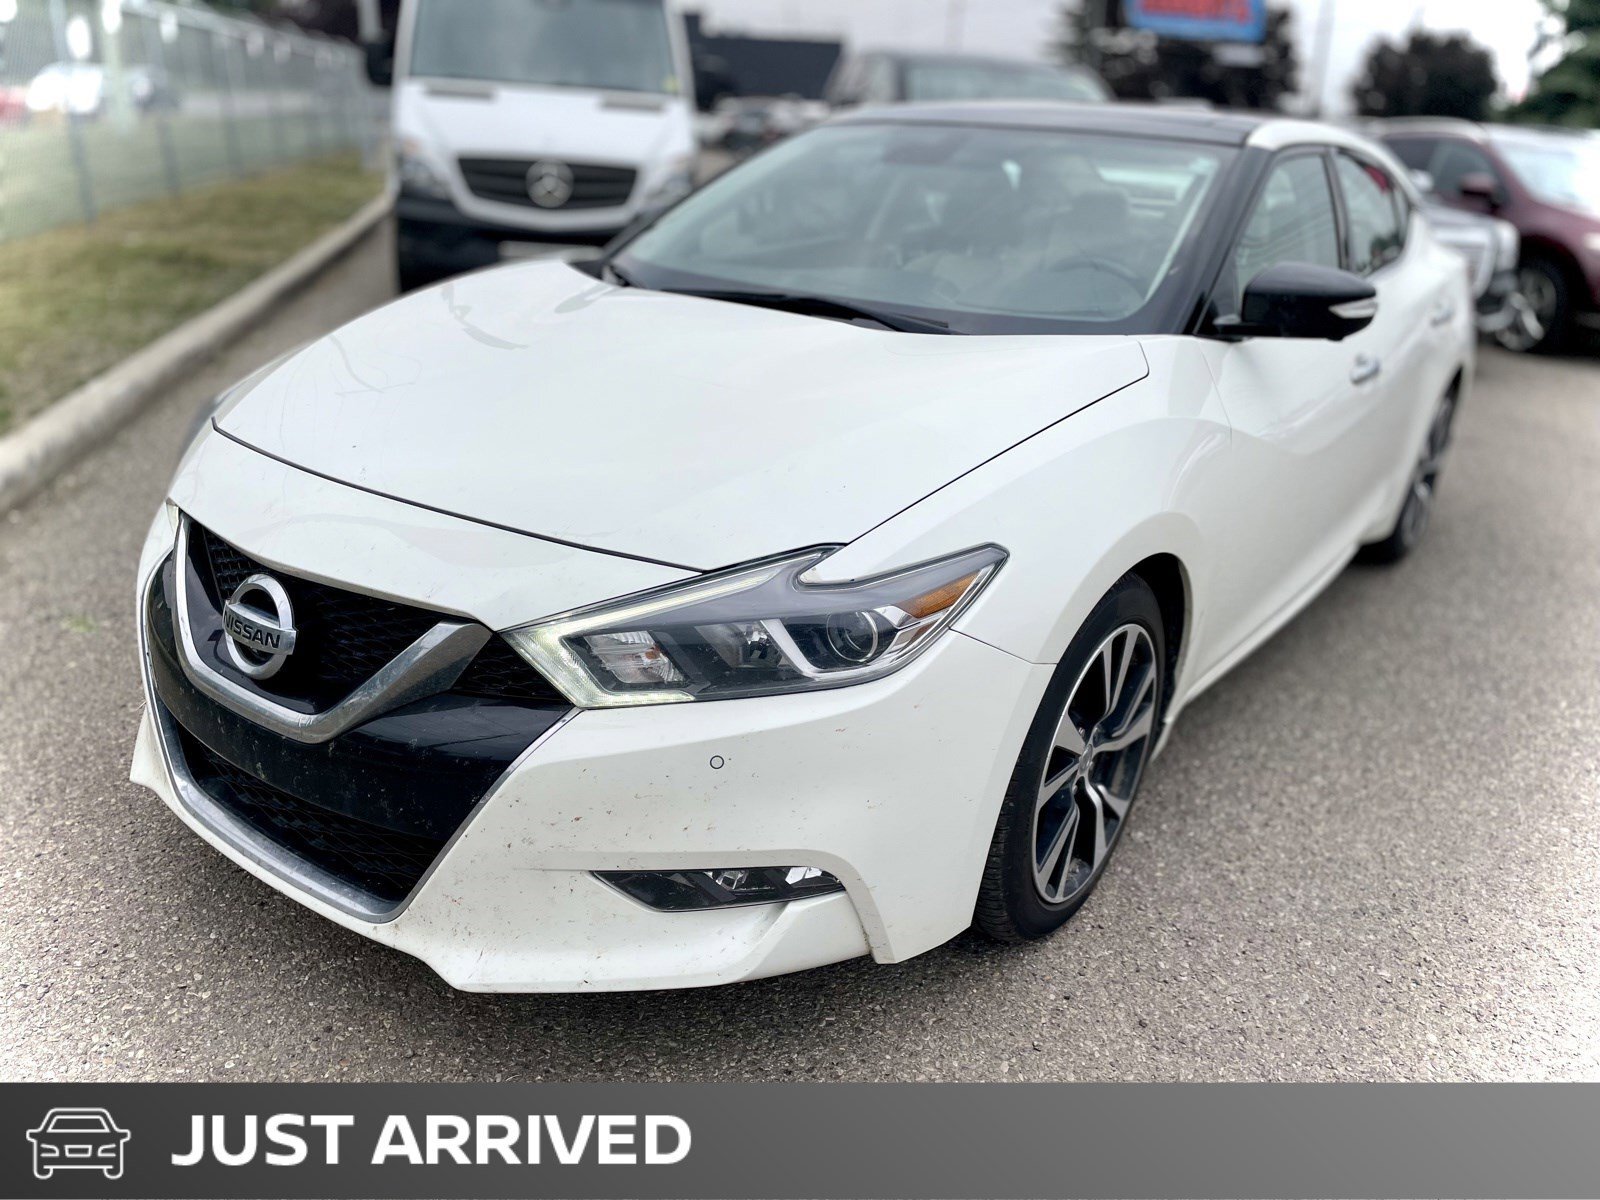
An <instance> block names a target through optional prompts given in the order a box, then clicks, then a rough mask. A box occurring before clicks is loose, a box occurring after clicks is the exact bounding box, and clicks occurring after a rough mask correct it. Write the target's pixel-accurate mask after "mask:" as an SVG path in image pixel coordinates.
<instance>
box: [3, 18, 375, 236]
mask: <svg viewBox="0 0 1600 1200" xmlns="http://www.w3.org/2000/svg"><path fill="white" fill-rule="evenodd" d="M377 132H378V131H377V124H376V122H375V120H374V101H373V98H372V92H371V90H370V89H369V88H368V87H367V85H366V81H365V79H364V77H363V76H362V72H361V56H360V53H359V52H358V51H357V50H356V48H355V47H353V46H350V45H349V44H347V43H344V42H338V41H333V40H331V39H327V38H320V37H310V36H307V35H305V34H301V33H298V32H294V31H288V30H284V29H281V28H278V27H276V26H271V25H267V24H264V23H261V22H257V21H252V20H241V19H236V18H232V17H224V16H221V15H220V14H217V13H214V12H212V11H211V10H209V9H205V8H200V7H189V6H179V5H173V4H166V3H160V2H158V0H0V241H4V240H6V239H8V238H16V237H23V236H26V235H28V234H31V233H37V232H40V231H42V230H45V229H50V228H53V227H55V226H58V225H65V224H70V223H73V222H77V221H93V220H94V219H95V218H96V216H97V215H98V214H99V213H101V212H105V211H107V210H109V209H112V208H116V207H118V206H119V205H124V204H131V203H133V202H135V201H139V200H150V199H154V198H157V197H160V196H163V195H176V194H178V193H179V192H181V191H184V190H185V189H188V188H192V187H195V186H197V185H199V184H204V183H208V182H213V181H216V180H219V179H223V178H228V177H239V176H243V175H247V174H249V173H251V172H254V171H259V170H262V169H264V168H267V167H271V166H275V165H278V164H283V163H289V162H293V161H295V160H297V159H303V158H310V157H314V156H317V155H322V154H331V153H334V152H336V151H340V150H348V149H352V148H360V149H362V150H363V151H365V152H367V153H368V154H371V153H373V152H374V148H373V139H374V138H375V136H376V135H377Z"/></svg>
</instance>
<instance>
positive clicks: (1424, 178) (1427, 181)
mask: <svg viewBox="0 0 1600 1200" xmlns="http://www.w3.org/2000/svg"><path fill="white" fill-rule="evenodd" d="M1411 182H1412V183H1414V184H1416V185H1417V191H1419V192H1421V193H1422V194H1423V195H1424V196H1427V195H1431V194H1432V192H1433V176H1432V175H1431V174H1429V173H1428V172H1427V171H1412V172H1411Z"/></svg>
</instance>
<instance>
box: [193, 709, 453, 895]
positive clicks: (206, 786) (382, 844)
mask: <svg viewBox="0 0 1600 1200" xmlns="http://www.w3.org/2000/svg"><path fill="white" fill-rule="evenodd" d="M178 742H179V745H180V747H181V750H182V753H183V758H184V764H185V766H187V767H188V770H189V776H190V778H192V779H193V780H194V782H195V784H196V786H198V787H199V788H200V790H201V791H203V792H205V794H206V795H207V796H209V797H210V798H211V800H212V801H213V802H214V803H216V804H217V805H220V806H221V807H222V808H223V809H225V810H226V811H227V812H228V813H229V814H230V815H231V816H233V817H234V818H235V819H237V820H239V821H242V822H243V823H244V824H245V825H247V826H249V827H250V828H251V829H252V830H254V831H255V832H256V833H258V834H260V835H262V836H263V837H266V838H268V839H270V840H271V841H272V842H274V843H276V844H277V845H279V846H281V847H282V848H283V849H284V850H286V851H288V852H289V853H290V854H293V855H294V856H295V857H297V858H300V859H302V860H304V861H306V862H308V863H310V864H311V865H313V866H315V867H317V868H318V869H319V870H322V871H324V872H326V873H327V874H329V875H332V876H333V877H334V878H335V879H339V880H342V881H343V882H345V883H348V884H350V885H351V886H353V887H356V888H358V889H360V890H361V891H363V892H365V893H367V894H368V895H370V896H372V897H374V898H375V899H377V900H379V901H380V902H382V903H384V904H390V905H394V904H398V903H400V901H402V900H404V899H405V898H406V897H407V896H409V895H410V894H411V891H412V889H413V888H415V887H416V886H417V884H418V883H419V882H420V881H421V879H422V877H423V875H425V874H427V871H428V868H429V867H430V866H431V865H432V864H433V861H434V859H436V858H438V857H439V853H440V851H442V850H443V849H444V847H445V842H444V841H439V840H435V839H433V838H427V837H420V836H418V835H416V834H411V833H400V832H397V831H395V830H392V829H385V828H383V827H382V826H381V825H374V824H372V823H371V822H370V821H362V820H359V819H357V818H355V817H350V816H346V815H345V814H343V813H336V812H331V811H329V810H328V809H325V808H320V807H318V806H317V805H315V804H309V803H307V802H306V801H304V800H301V799H299V798H298V797H296V796H292V795H290V794H289V793H288V792H285V791H281V790H279V789H278V788H275V787H272V786H271V785H269V784H266V783H263V782H262V781H261V780H259V779H257V778H256V777H255V776H253V775H251V774H249V773H248V772H245V771H241V770H240V769H239V768H238V767H236V766H234V765H233V764H232V763H230V762H229V761H228V760H227V759H225V758H223V757H221V756H220V755H218V754H216V753H214V752H213V751H211V750H210V749H209V748H208V747H207V746H206V745H205V744H204V743H203V742H201V741H199V740H198V739H196V738H194V737H192V736H190V735H189V734H188V733H187V732H185V731H184V730H183V729H182V728H181V727H180V728H179V729H178Z"/></svg>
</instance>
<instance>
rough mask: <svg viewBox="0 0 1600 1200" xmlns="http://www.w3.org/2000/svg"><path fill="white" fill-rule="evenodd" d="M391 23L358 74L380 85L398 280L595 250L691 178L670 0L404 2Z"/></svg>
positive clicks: (686, 85) (689, 110)
mask: <svg viewBox="0 0 1600 1200" xmlns="http://www.w3.org/2000/svg"><path fill="white" fill-rule="evenodd" d="M396 32H397V37H396V41H395V49H394V54H393V57H392V59H390V60H389V61H388V62H385V61H383V60H384V59H388V57H389V56H388V55H387V53H383V52H382V51H380V53H379V55H377V56H374V57H373V58H369V62H370V63H371V66H370V67H369V70H370V73H371V74H372V75H373V78H374V81H375V82H384V77H385V76H388V77H390V79H391V80H392V82H393V85H394V145H395V174H396V177H397V178H396V182H397V185H398V199H397V201H396V216H397V218H398V238H397V256H398V261H399V270H400V285H401V287H402V288H412V287H416V286H419V285H421V284H425V283H429V282H432V281H434V280H437V279H441V278H444V277H446V276H448V275H452V274H454V273H456V272H458V271H464V270H469V269H471V268H474V267H481V266H487V265H489V264H491V263H495V262H499V261H500V260H501V259H502V258H506V257H512V256H516V255H519V254H522V253H527V252H530V251H533V252H540V251H541V250H542V248H543V247H546V246H549V245H551V244H555V245H566V246H572V247H585V246H588V247H593V246H601V245H604V244H605V243H606V242H608V241H610V240H611V238H613V237H615V236H616V234H617V233H618V232H620V231H621V230H622V229H623V228H624V227H626V226H627V225H628V224H629V223H630V222H632V221H633V220H634V219H635V218H637V217H638V216H639V215H641V214H642V213H644V212H647V211H650V210H653V209H658V208H661V207H664V206H665V205H667V204H670V203H671V202H673V201H675V200H677V199H678V198H679V197H680V196H682V195H683V194H684V193H686V192H687V191H688V190H689V189H690V187H691V186H692V185H693V178H694V163H695V157H694V156H695V148H696V147H695V140H694V100H693V95H692V89H693V78H694V75H693V71H692V69H691V67H690V61H689V49H688V41H687V37H686V34H685V30H684V26H683V22H682V19H681V17H680V16H679V15H678V13H677V12H676V11H675V9H674V7H673V4H672V0H404V2H403V4H402V5H401V9H400V18H399V26H398V29H397V31H396ZM383 49H384V50H386V49H387V48H386V47H385V48H383ZM371 53H372V51H371V49H370V48H369V55H370V54H371ZM391 63H392V65H391Z"/></svg>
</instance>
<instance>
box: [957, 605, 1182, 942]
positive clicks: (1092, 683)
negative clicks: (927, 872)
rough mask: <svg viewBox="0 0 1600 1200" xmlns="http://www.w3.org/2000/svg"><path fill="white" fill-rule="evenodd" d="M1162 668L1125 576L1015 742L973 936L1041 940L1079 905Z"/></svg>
mask: <svg viewBox="0 0 1600 1200" xmlns="http://www.w3.org/2000/svg"><path fill="white" fill-rule="evenodd" d="M1166 670H1167V658H1166V638H1165V635H1164V633H1163V623H1162V619H1161V607H1160V605H1159V604H1157V602H1156V598H1155V594H1154V593H1153V592H1152V591H1151V590H1150V587H1149V585H1148V584H1146V583H1145V582H1144V580H1142V579H1140V578H1139V577H1138V576H1136V575H1128V576H1124V577H1123V579H1122V580H1120V581H1119V582H1118V583H1117V586H1116V587H1114V588H1112V589H1111V591H1110V593H1109V594H1107V596H1106V597H1105V599H1103V600H1101V601H1100V603H1099V604H1098V605H1097V606H1096V607H1095V610H1094V612H1093V613H1091V614H1090V617H1089V620H1088V621H1087V622H1085V624H1084V626H1083V628H1082V629H1080V630H1079V631H1078V635H1077V637H1075V638H1074V639H1073V641H1072V645H1071V646H1070V647H1068V650H1067V653H1066V655H1065V656H1064V657H1063V658H1062V660H1061V665H1060V666H1059V667H1057V668H1056V673H1055V675H1054V677H1053V678H1052V679H1051V681H1050V686H1049V688H1048V689H1047V690H1046V692H1045V697H1044V701H1043V702H1042V704H1041V705H1040V708H1039V712H1038V715H1037V716H1036V717H1035V718H1034V722H1033V726H1032V727H1031V728H1030V730H1029V732H1028V738H1027V741H1026V742H1025V743H1024V744H1023V748H1022V754H1021V756H1020V757H1019V758H1018V760H1017V765H1016V769H1015V770H1014V771H1013V772H1012V776H1011V784H1010V786H1009V787H1008V788H1007V790H1006V798H1005V803H1004V804H1003V805H1002V807H1001V812H1000V820H999V822H998V824H997V825H996V827H995V833H994V840H993V841H992V843H991V844H990V847H989V861H988V864H987V866H986V867H985V870H984V875H983V884H982V887H981V888H980V889H979V893H978V904H977V908H976V910H975V912H974V916H973V921H974V924H975V925H976V926H977V927H978V929H980V930H981V931H982V932H984V933H986V934H988V935H989V936H990V937H992V938H994V939H995V940H997V941H1002V942H1023V941H1030V940H1033V939H1036V938H1042V937H1045V936H1046V935H1048V934H1050V933H1053V932H1054V931H1055V930H1057V929H1059V928H1060V927H1061V926H1062V925H1063V924H1065V923H1066V921H1067V920H1068V918H1070V917H1071V916H1072V914H1073V913H1075V912H1077V911H1078V909H1079V908H1081V907H1082V906H1083V903H1084V901H1085V900H1087V899H1088V898H1089V894H1090V893H1091V892H1092V891H1093V890H1094V888H1095V885H1096V884H1098V883H1099V882H1100V878H1101V876H1102V875H1103V874H1104V872H1105V868H1106V864H1107V863H1108V862H1109V861H1110V858H1111V855H1112V853H1113V852H1114V851H1115V850H1116V847H1117V844H1118V843H1119V842H1120V841H1121V838H1122V830H1123V827H1124V826H1125V824H1126V822H1127V819H1128V813H1129V810H1130V809H1131V808H1132V806H1133V800H1134V796H1135V795H1136V794H1137V792H1138V789H1139V783H1140V780H1141V778H1142V776H1143V774H1144V768H1145V764H1146V763H1147V762H1148V761H1149V757H1150V752H1151V750H1153V749H1154V747H1155V741H1156V736H1157V734H1158V732H1159V727H1160V715H1161V704H1162V698H1163V696H1164V695H1165V685H1166Z"/></svg>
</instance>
